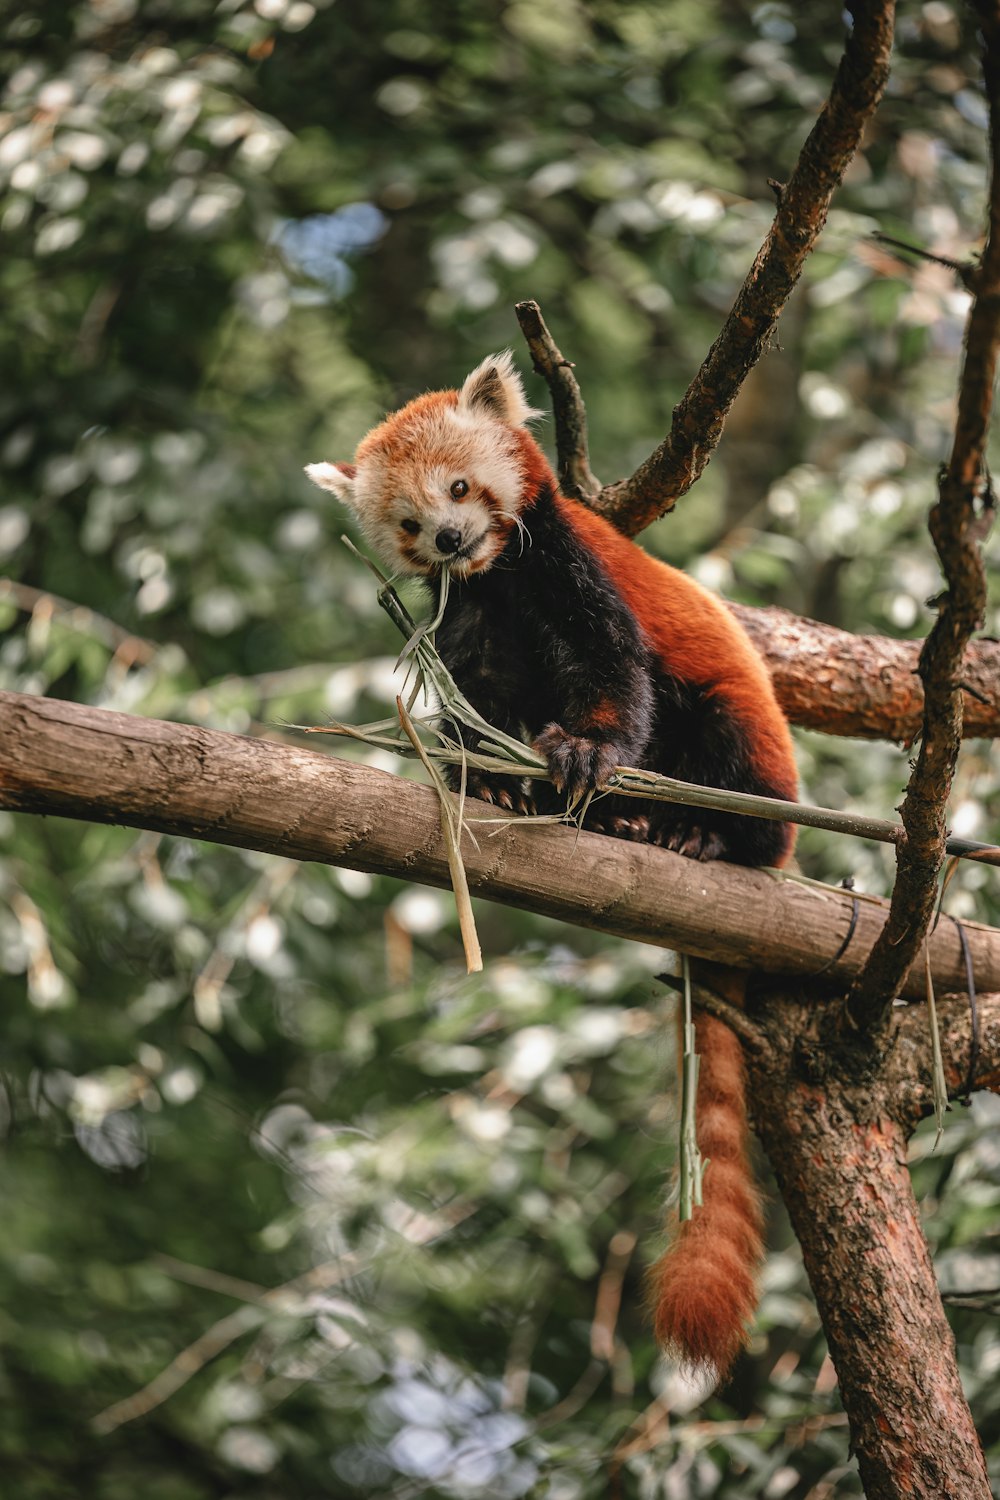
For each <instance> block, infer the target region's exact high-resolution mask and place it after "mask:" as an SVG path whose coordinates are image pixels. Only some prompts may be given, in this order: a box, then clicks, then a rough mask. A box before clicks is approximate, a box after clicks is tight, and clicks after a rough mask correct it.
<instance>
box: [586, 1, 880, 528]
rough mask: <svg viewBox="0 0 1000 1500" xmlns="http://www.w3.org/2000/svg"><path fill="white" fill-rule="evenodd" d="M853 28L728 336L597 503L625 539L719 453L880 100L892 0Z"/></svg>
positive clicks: (858, 18)
mask: <svg viewBox="0 0 1000 1500" xmlns="http://www.w3.org/2000/svg"><path fill="white" fill-rule="evenodd" d="M850 9H851V12H852V15H853V22H854V24H853V29H852V31H851V35H850V36H849V38H848V41H847V45H846V47H845V50H844V55H843V58H842V60H841V63H840V67H839V68H838V70H837V75H836V78H835V79H834V82H833V87H832V88H831V90H830V97H829V99H828V100H827V102H826V104H825V105H824V106H823V110H822V112H821V113H820V116H819V119H818V120H817V121H816V124H815V125H814V126H813V129H812V130H811V132H810V133H809V136H808V138H807V140H806V142H805V144H804V145H803V147H802V150H801V152H800V153H799V159H798V161H797V162H796V164H795V168H794V170H793V172H792V175H791V177H790V178H789V179H788V183H787V185H786V186H785V187H784V188H783V189H782V192H781V198H780V201H779V204H778V211H777V214H776V215H775V219H774V223H773V225H772V226H771V230H770V233H769V234H768V237H767V239H766V240H765V242H764V244H763V245H762V247H761V249H760V252H759V254H758V255H757V259H756V260H755V261H754V263H753V266H752V267H751V269H750V271H749V273H748V275H747V278H746V280H745V282H744V283H743V286H742V287H741V289H740V292H739V295H738V297H737V299H736V302H735V304H734V306H733V310H732V312H731V313H730V314H729V317H728V318H727V319H726V322H725V324H724V326H723V329H722V332H721V333H720V334H719V337H718V338H717V339H716V341H715V343H714V344H713V345H712V347H711V349H710V350H709V352H708V355H707V357H706V359H705V362H704V363H703V365H702V367H701V369H700V370H699V371H698V373H697V375H696V376H695V378H694V380H693V381H692V382H691V384H690V386H689V387H688V389H687V391H686V392H685V393H684V395H683V397H682V398H681V400H680V402H679V403H678V404H677V406H676V407H675V408H674V416H673V423H672V425H671V428H670V432H669V433H668V434H667V436H666V438H665V439H664V441H663V442H662V443H661V444H660V446H659V447H658V448H657V449H656V451H655V453H653V454H652V455H651V456H650V457H649V458H648V459H646V461H645V463H643V464H640V466H639V468H638V469H637V470H636V471H635V473H634V474H633V475H632V477H631V478H630V479H622V480H619V481H618V483H617V484H611V485H607V486H606V487H605V489H604V490H602V492H601V494H600V496H599V498H598V500H597V501H596V502H595V506H596V508H597V509H599V510H600V511H601V512H602V513H603V514H604V515H606V516H607V517H608V519H609V520H611V521H613V522H614V523H615V525H616V526H618V527H619V528H620V529H621V530H622V531H624V532H625V533H626V534H627V535H628V536H634V535H635V533H636V532H638V531H641V530H642V529H643V527H644V526H648V525H649V524H650V522H651V521H655V520H656V518H657V516H661V515H663V514H664V512H665V511H668V510H670V509H671V508H672V507H673V505H674V504H675V503H676V502H677V500H678V499H679V498H680V496H681V495H683V494H686V492H687V491H688V490H689V489H690V488H691V486H692V484H694V482H695V480H696V479H697V478H698V476H699V475H700V474H701V472H702V470H703V469H704V468H705V465H706V464H707V463H708V461H709V459H710V458H711V456H712V453H713V452H714V450H715V448H716V446H717V444H718V441H719V438H720V437H721V435H722V428H723V424H724V422H725V419H726V416H727V414H728V412H729V409H730V407H731V406H732V404H733V402H734V401H735V399H736V396H737V393H738V392H739V389H740V387H741V385H742V384H743V382H744V380H745V379H746V377H747V374H748V373H749V371H750V370H751V369H752V368H753V367H754V365H755V364H756V363H757V361H758V360H759V359H760V357H761V355H762V354H763V353H764V351H765V349H767V347H768V344H769V343H770V339H771V336H772V334H773V332H774V328H775V325H776V323H777V321H778V317H779V315H780V313H781V310H782V308H783V307H784V305H785V303H786V302H787V301H788V297H789V295H790V294H791V291H792V289H793V287H794V286H795V284H796V282H797V281H798V279H799V276H800V275H801V273H802V267H803V266H804V264H805V262H806V259H807V257H808V256H809V254H810V252H811V251H812V249H813V247H814V245H815V243H816V240H817V238H818V237H819V234H820V231H821V230H822V228H823V225H824V224H825V223H826V216H827V213H828V212H829V208H830V200H831V198H832V197H833V193H834V191H835V189H836V188H837V187H838V186H839V185H840V182H841V179H842V178H843V175H844V172H845V171H846V170H847V167H848V165H849V163H850V161H851V159H852V158H853V156H854V153H855V151H856V150H857V147H858V143H859V141H860V140H861V135H862V132H863V130H864V127H865V124H866V123H867V121H868V120H869V119H870V118H871V116H872V114H873V113H874V111H875V108H876V106H877V104H878V102H879V99H880V98H881V96H882V90H883V89H884V87H885V83H886V80H887V78H888V76H889V54H890V52H891V50H892V32H893V13H894V6H893V0H855V3H854V4H853V5H851V7H850Z"/></svg>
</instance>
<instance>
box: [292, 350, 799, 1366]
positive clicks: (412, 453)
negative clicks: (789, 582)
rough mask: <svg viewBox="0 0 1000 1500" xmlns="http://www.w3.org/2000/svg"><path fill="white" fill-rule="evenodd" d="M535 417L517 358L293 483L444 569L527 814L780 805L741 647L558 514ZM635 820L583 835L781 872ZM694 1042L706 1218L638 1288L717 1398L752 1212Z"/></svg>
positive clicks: (692, 818)
mask: <svg viewBox="0 0 1000 1500" xmlns="http://www.w3.org/2000/svg"><path fill="white" fill-rule="evenodd" d="M536 415H538V413H536V412H534V411H532V409H531V407H530V406H529V405H528V403H527V400H526V398H525V394H524V390H523V388H522V385H521V381H520V379H519V377H518V375H517V373H516V371H515V369H514V366H513V361H512V359H511V356H510V354H509V352H505V353H502V354H497V355H493V356H491V357H490V358H488V359H485V360H484V361H483V362H482V364H480V365H479V366H478V367H477V368H476V369H475V370H473V372H472V373H471V375H469V376H468V378H467V379H466V381H465V383H464V384H463V386H462V388H461V390H460V391H432V392H430V393H429V394H427V395H424V396H418V397H417V398H416V399H415V400H413V401H411V402H410V403H409V404H408V405H407V406H404V407H403V408H402V410H401V411H397V412H395V413H393V414H392V415H390V416H389V417H387V418H386V420H385V421H384V422H382V423H381V424H380V425H379V426H377V427H375V428H374V429H373V430H372V431H371V432H369V433H368V435H367V437H365V438H364V440H363V441H362V442H361V444H360V446H359V448H358V450H357V454H356V456H355V460H354V463H353V464H329V463H318V464H310V465H309V466H308V467H307V469H306V473H307V474H308V475H309V477H310V478H311V479H312V480H313V481H314V482H315V483H316V484H318V485H320V486H321V487H322V488H323V489H327V490H331V491H332V492H333V493H334V494H335V495H337V496H339V497H340V499H342V500H344V501H346V502H347V504H348V505H350V506H351V507H352V509H353V510H354V511H355V513H356V515H357V518H358V521H359V523H360V526H361V529H362V531H363V532H364V534H365V536H366V537H367V538H368V540H369V541H370V542H371V543H372V545H373V546H374V547H375V549H376V550H377V551H378V552H379V553H380V554H381V555H382V556H383V557H384V558H385V559H386V560H387V562H388V563H389V564H390V566H391V567H392V568H393V569H394V570H396V571H398V572H400V573H408V574H419V575H421V576H422V577H424V578H427V579H434V578H436V577H437V576H439V574H440V573H441V570H442V569H445V568H447V569H448V570H449V572H450V574H451V588H450V590H449V595H448V603H447V607H446V609H445V613H444V618H443V620H442V622H441V624H440V626H439V628H438V632H437V645H438V649H439V651H440V653H441V655H442V657H443V659H444V661H445V663H446V665H447V666H448V668H449V670H450V671H451V673H452V675H453V677H454V678H455V681H456V682H457V684H458V686H459V687H460V688H461V690H462V692H463V693H464V694H465V695H466V697H467V698H468V699H469V700H470V701H471V703H472V704H473V706H474V707H475V708H476V709H477V710H478V711H479V713H481V714H482V715H483V717H484V718H485V719H486V720H488V721H489V722H490V723H492V724H494V725H495V726H497V727H498V728H500V729H503V730H506V731H507V732H508V733H511V734H515V735H517V734H521V735H523V736H525V737H526V738H527V739H528V740H529V741H530V742H531V743H532V744H533V745H534V746H535V747H536V748H537V749H538V750H539V752H540V753H541V754H542V755H544V756H545V758H546V759H547V761H548V765H549V770H550V773H551V776H552V782H553V784H554V788H555V790H553V787H551V786H549V785H548V784H547V783H536V784H535V785H536V787H537V788H538V790H537V791H536V792H535V793H533V799H534V804H535V805H537V806H538V807H539V808H542V809H544V810H546V811H548V810H551V809H552V808H553V807H554V806H556V805H557V803H558V799H559V794H560V793H561V794H562V801H563V802H564V800H565V795H566V793H567V792H568V793H583V792H587V791H592V790H594V789H595V788H597V787H600V786H601V785H602V784H603V783H604V782H605V781H606V779H607V777H608V775H609V773H610V772H611V770H612V769H613V767H615V766H618V765H627V766H637V767H645V768H647V769H649V770H653V771H659V772H662V773H664V774H666V775H669V776H677V777H681V778H683V779H684V780H687V781H696V782H701V783H703V784H705V785H708V786H716V787H723V788H729V789H732V790H739V791H748V792H756V793H759V794H762V795H764V796H770V797H782V798H788V799H793V798H794V797H795V793H796V784H797V783H796V771H795V759H794V752H793V748H792V740H791V735H790V733H789V730H788V725H787V724H786V722H785V719H784V717H783V715H782V713H781V710H780V708H779V707H778V703H777V700H776V699H775V695H774V690H773V688H772V685H771V680H770V677H769V676H768V673H767V670H766V668H765V666H764V663H763V662H762V660H761V659H760V657H759V656H758V655H757V653H756V651H755V649H754V647H753V646H752V645H751V643H750V641H749V639H748V637H747V636H746V635H745V634H744V633H743V631H742V629H741V628H740V626H739V625H737V624H736V622H735V620H734V619H733V618H732V616H731V615H730V614H729V612H728V610H726V609H725V607H724V606H723V605H722V604H721V603H720V602H719V601H718V600H717V599H716V598H715V597H714V596H713V595H711V594H709V593H708V592H707V591H706V590H705V589H703V588H702V587H701V586H700V585H699V584H697V583H695V582H694V581H693V580H692V579H691V578H688V577H687V576H686V574H684V573H680V572H678V571H677V570H676V569H674V568H671V567H668V566H667V565H666V564H665V563H661V562H659V561H657V560H656V559H655V558H653V557H650V556H649V554H648V553H646V552H643V551H642V550H641V548H639V547H637V546H636V545H635V544H634V543H633V542H631V541H629V540H628V539H627V538H626V537H624V536H622V535H621V534H620V533H619V532H618V531H616V530H615V528H614V527H613V526H611V525H610V524H609V522H607V521H606V520H604V519H603V518H602V517H601V516H599V515H597V514H595V513H594V512H593V511H591V510H589V509H587V508H586V506H584V505H582V504H580V503H578V502H577V501H574V500H568V499H566V498H565V497H564V496H563V495H560V494H559V491H558V486H557V483H556V479H555V476H554V475H553V473H552V470H551V468H550V467H549V464H548V462H547V460H546V458H545V456H544V454H543V453H542V451H541V449H540V448H539V446H538V444H537V443H536V442H535V440H534V439H533V438H532V437H531V435H530V434H529V433H528V432H527V431H526V428H525V424H526V423H527V422H528V421H529V420H530V419H531V418H532V417H534V416H536ZM462 734H463V737H464V738H465V742H466V744H467V745H468V746H469V748H474V745H472V744H470V738H471V737H470V735H469V733H468V731H466V730H464V729H463V731H462ZM468 791H469V794H470V795H471V796H478V797H480V798H483V799H484V800H486V801H491V802H495V803H498V804H500V805H501V806H504V807H507V808H514V809H517V810H518V811H529V810H531V803H530V802H529V800H528V797H527V794H526V792H525V790H524V785H523V783H520V782H518V781H517V780H516V779H515V778H511V777H506V778H505V777H502V776H500V777H497V776H486V775H482V774H479V773H472V774H470V776H469V779H468ZM643 806H644V808H645V809H647V810H645V811H643V812H641V813H637V812H636V805H635V803H634V802H631V803H630V801H629V799H628V798H625V797H621V796H619V797H615V796H613V795H611V796H606V797H604V798H601V799H598V800H596V801H595V802H594V803H592V804H591V806H590V808H589V810H588V812H587V815H586V819H585V826H587V827H589V828H592V829H596V830H598V831H600V832H604V833H609V834H612V835H615V836H617V837H621V838H629V839H635V840H641V841H645V842H649V843H652V844H658V845H661V846H662V847H664V848H667V849H672V850H675V851H676V852H678V853H680V854H684V855H687V856H689V857H690V858H693V859H700V860H709V859H728V860H731V861H734V862H735V863H738V864H746V865H782V864H785V863H786V862H787V861H788V859H789V858H790V857H791V849H792V842H793V831H792V829H791V827H790V825H788V824H783V823H774V822H765V821H764V820H762V819H755V818H748V817H739V816H735V815H733V814H729V813H722V812H714V811H712V810H709V809H695V808H684V807H680V806H677V805H670V804H666V803H652V804H651V803H645V804H643ZM650 808H651V809H652V810H651V811H650V810H648V809H650ZM698 972H699V977H700V978H702V979H703V980H704V982H705V983H706V984H708V985H709V986H710V987H712V988H715V989H717V990H721V991H723V992H724V993H726V994H727V995H728V996H729V998H731V999H734V1000H736V1001H737V1002H740V1003H741V1002H742V998H743V990H744V980H743V978H742V976H740V975H737V974H736V973H735V972H734V971H731V970H726V969H721V968H719V967H718V966H712V965H701V966H699V971H698ZM696 1031H697V1048H698V1051H699V1053H700V1054H701V1059H702V1061H701V1068H700V1075H699V1085H698V1098H697V1111H696V1112H697V1121H698V1142H699V1146H700V1149H701V1152H702V1155H703V1156H704V1157H705V1158H706V1159H707V1160H708V1161H709V1163H710V1165H709V1167H708V1170H707V1172H706V1173H705V1178H704V1201H703V1204H702V1206H701V1207H700V1208H697V1209H696V1210H695V1214H694V1217H693V1218H692V1219H691V1220H689V1221H687V1222H686V1223H684V1224H682V1225H681V1227H680V1232H679V1234H678V1236H677V1238H676V1239H675V1242H674V1244H673V1245H672V1247H671V1248H670V1249H669V1250H668V1251H667V1252H666V1254H665V1255H664V1256H663V1257H662V1258H661V1260H660V1261H659V1262H658V1263H657V1265H656V1266H654V1267H653V1270H652V1272H651V1277H650V1282H651V1291H652V1301H653V1304H654V1308H655V1311H654V1322H655V1331H656V1335H657V1337H658V1339H659V1341H660V1342H661V1344H663V1345H664V1347H665V1348H667V1349H668V1350H669V1351H671V1352H673V1353H674V1354H676V1355H678V1356H679V1357H680V1358H682V1359H683V1360H684V1361H686V1362H687V1363H688V1364H689V1365H692V1366H696V1367H708V1368H709V1369H710V1370H711V1371H712V1372H714V1374H715V1375H716V1377H717V1378H718V1379H721V1378H723V1377H724V1375H725V1374H726V1372H727V1371H728V1370H729V1368H730V1366H731V1364H732V1361H733V1359H734V1358H735V1356H736V1354H737V1353H738V1352H739V1350H740V1348H741V1347H742V1346H743V1344H744V1343H745V1340H746V1330H747V1324H748V1321H749V1319H750V1317H751V1315H752V1313H753V1309H754V1306H755V1302H756V1289H755V1278H756V1270H757V1267H758V1264H759V1261H760V1258H761V1254H762V1239H761V1210H760V1204H759V1200H758V1197H757V1193H756V1189H755V1187H754V1184H753V1179H752V1175H751V1172H750V1168H749V1165H748V1162H747V1159H746V1152H745V1146H746V1129H747V1127H746V1108H745V1100H744V1083H743V1060H742V1052H741V1048H740V1044H739V1042H738V1041H737V1039H736V1038H735V1037H734V1036H733V1034H732V1032H731V1031H730V1030H729V1029H728V1028H727V1027H726V1026H724V1025H722V1024H721V1023H720V1022H718V1021H715V1020H713V1019H712V1018H711V1017H708V1016H705V1015H704V1014H699V1015H698V1017H697V1021H696Z"/></svg>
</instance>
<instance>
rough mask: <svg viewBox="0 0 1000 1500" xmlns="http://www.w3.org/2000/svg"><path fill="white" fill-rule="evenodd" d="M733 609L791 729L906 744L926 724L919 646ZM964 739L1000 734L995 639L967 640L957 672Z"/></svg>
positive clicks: (782, 613)
mask: <svg viewBox="0 0 1000 1500" xmlns="http://www.w3.org/2000/svg"><path fill="white" fill-rule="evenodd" d="M729 608H730V610H731V611H732V613H733V614H734V615H735V616H736V618H737V619H738V620H739V622H740V624H741V625H742V626H743V628H744V630H745V631H746V632H747V634H748V635H749V636H750V639H751V640H752V641H753V643H754V645H755V646H756V647H757V649H758V651H759V652H760V653H761V655H762V656H763V657H764V659H765V660H766V662H767V665H768V667H769V669H770V672H771V677H772V678H773V680H774V686H775V690H776V692H777V694H778V701H779V703H780V704H781V706H782V708H783V709H784V711H785V713H786V715H787V716H788V719H789V721H790V722H791V723H792V724H801V725H802V727H803V728H804V729H820V730H822V731H823V732H824V734H842V735H855V736H857V737H859V738H861V739H883V740H897V741H900V742H902V743H903V744H909V742H910V741H911V740H912V739H913V738H914V736H915V735H916V733H917V731H918V730H919V728H920V726H921V723H922V721H923V712H924V691H923V684H922V683H921V680H920V677H919V676H918V675H917V662H918V659H919V656H920V649H921V644H922V643H921V642H920V641H897V640H893V639H892V638H891V637H890V636H884V635H852V634H850V632H849V631H846V630H838V629H837V627H836V626H834V625H823V624H821V623H820V622H819V621H818V620H808V619H805V618H804V617H802V616H800V615H794V614H792V613H791V611H790V610H787V609H778V608H770V609H754V608H752V607H751V606H750V605H747V604H730V605H729ZM960 678H961V684H962V687H963V688H964V689H965V692H964V709H965V714H964V721H963V727H962V733H963V735H964V736H965V738H966V739H971V738H974V737H976V736H985V737H987V738H992V737H993V736H996V735H1000V641H995V640H976V641H972V642H971V643H970V644H969V646H968V648H967V649H966V652H965V658H964V661H963V662H962V667H961V672H960Z"/></svg>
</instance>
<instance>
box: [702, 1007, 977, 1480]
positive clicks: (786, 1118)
mask: <svg viewBox="0 0 1000 1500" xmlns="http://www.w3.org/2000/svg"><path fill="white" fill-rule="evenodd" d="M795 1001H796V997H794V996H790V995H787V994H772V995H771V996H770V997H769V1004H768V1007H767V1012H768V1014H767V1018H766V1022H765V1024H766V1031H767V1035H768V1037H769V1039H770V1041H771V1044H772V1045H771V1047H770V1048H769V1049H768V1051H767V1053H766V1064H765V1062H764V1061H763V1056H764V1055H762V1059H760V1060H758V1059H755V1058H754V1057H753V1055H750V1056H748V1068H749V1076H750V1087H749V1095H750V1099H751V1101H752V1110H753V1114H754V1119H755V1123H756V1126H757V1129H758V1131H759V1133H760V1136H761V1140H762V1142H763V1144H764V1147H765V1150H766V1151H767V1154H768V1157H769V1158H770V1160H771V1163H772V1165H773V1167H774V1170H775V1174H776V1176H777V1180H778V1186H779V1188H780V1191H781V1196H782V1199H783V1201H784V1203H785V1204H786V1205H787V1208H788V1211H789V1214H790V1217H791V1220H792V1225H793V1227H794V1229H795V1233H796V1236H797V1237H798V1240H799V1242H800V1244H801V1246H802V1255H803V1260H804V1262H805V1268H806V1271H807V1273H808V1276H809V1281H810V1284H811V1286H812V1289H813V1292H814V1294H815V1297H816V1302H817V1305H818V1307H819V1311H820V1315H821V1317H822V1319H823V1325H824V1328H825V1329H826V1334H827V1339H828V1340H829V1345H830V1353H831V1356H832V1358H833V1362H834V1365H835V1366H836V1369H837V1375H838V1378H839V1382H840V1390H841V1397H842V1400H843V1403H844V1408H845V1410H846V1411H847V1414H848V1417H849V1419H850V1424H851V1442H852V1447H853V1449H854V1450H855V1452H856V1453H857V1458H858V1466H859V1469H860V1473H861V1482H862V1484H863V1486H864V1491H865V1495H866V1496H867V1500H900V1497H903V1496H905V1497H906V1500H990V1486H989V1481H988V1479H987V1475H986V1466H985V1463H984V1460H983V1455H982V1450H981V1448H980V1445H979V1440H978V1438H977V1436H976V1432H975V1428H974V1427H973V1425H972V1418H971V1415H970V1412H969V1408H968V1404H967V1403H966V1400H965V1396H964V1395H963V1392H962V1388H961V1384H960V1381H959V1375H958V1367H957V1363H956V1359H955V1343H954V1339H953V1337H952V1333H951V1330H950V1328H949V1327H948V1323H947V1320H946V1319H945V1315H944V1310H943V1308H942V1305H941V1298H940V1295H939V1293H938V1288H937V1283H936V1280H935V1277H934V1269H933V1266H932V1265H931V1260H930V1254H929V1252H928V1249H927V1243H926V1240H925V1239H924V1236H923V1231H922V1229H921V1227H920V1217H919V1211H918V1208H917V1204H916V1201H915V1199H914V1196H913V1190H912V1187H911V1184H910V1176H909V1172H908V1170H907V1166H906V1135H907V1133H908V1132H907V1128H906V1123H905V1122H903V1121H901V1120H900V1118H899V1115H898V1109H897V1100H896V1098H895V1097H894V1096H893V1093H892V1090H891V1088H890V1087H888V1086H887V1084H886V1081H885V1078H884V1077H880V1076H879V1074H878V1073H876V1072H875V1071H874V1068H873V1066H872V1065H871V1062H870V1059H868V1058H866V1057H865V1055H864V1053H863V1051H862V1049H861V1048H860V1047H859V1048H857V1049H856V1052H855V1055H854V1057H853V1059H843V1058H841V1059H837V1058H836V1057H835V1056H831V1052H830V1049H829V1045H828V1043H827V1042H826V1041H825V1040H824V1039H823V1037H822V1036H821V1035H820V1034H819V1027H818V1025H817V1024H816V1012H815V1011H813V1012H812V1016H811V1018H804V1017H803V1013H802V1007H801V1004H799V1005H796V1003H795ZM796 1012H798V1022H799V1023H800V1024H796V1020H795V1019H793V1018H794V1017H795V1014H796ZM923 1019H924V1020H926V1017H924V1018H923ZM768 1021H769V1023H770V1024H767V1022H768ZM803 1022H804V1024H802V1023H803ZM810 1030H811V1031H812V1033H813V1034H812V1036H811V1037H809V1035H808V1033H809V1031H810ZM927 1061H928V1062H929V1058H928V1059H927ZM841 1062H844V1063H846V1064H847V1065H846V1066H844V1067H843V1069H841V1067H840V1066H839V1065H838V1064H839V1063H841ZM908 1123H909V1124H910V1125H911V1126H912V1123H913V1121H912V1119H911V1120H910V1121H909V1122H908ZM710 1170H711V1169H710Z"/></svg>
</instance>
